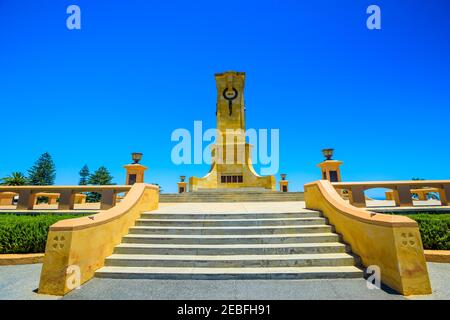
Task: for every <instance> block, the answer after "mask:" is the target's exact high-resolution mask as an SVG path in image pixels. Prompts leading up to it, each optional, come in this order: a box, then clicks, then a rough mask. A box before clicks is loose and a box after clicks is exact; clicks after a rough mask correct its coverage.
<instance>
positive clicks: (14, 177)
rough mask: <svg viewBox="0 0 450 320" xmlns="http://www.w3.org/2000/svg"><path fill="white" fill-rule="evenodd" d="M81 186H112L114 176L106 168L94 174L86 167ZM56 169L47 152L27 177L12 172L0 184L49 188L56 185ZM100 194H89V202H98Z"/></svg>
mask: <svg viewBox="0 0 450 320" xmlns="http://www.w3.org/2000/svg"><path fill="white" fill-rule="evenodd" d="M79 175H80V180H79V182H78V184H79V185H82V186H83V185H112V184H114V183H113V182H112V181H113V176H112V175H111V174H110V172H109V170H108V169H107V168H106V167H105V166H101V167H99V168H98V169H97V170H95V171H94V172H93V173H92V174H91V173H90V171H89V167H88V166H87V165H84V166H83V168H81V170H80V172H79ZM55 178H56V167H55V163H54V162H53V159H52V156H51V155H50V154H49V153H48V152H45V153H43V154H42V155H41V156H40V157H39V158H38V159H37V160H36V162H35V163H34V165H33V166H32V167H31V168H30V169H29V170H28V171H27V175H25V174H23V173H22V172H19V171H14V172H12V173H11V174H10V175H9V176H6V177H4V178H2V179H0V184H1V185H4V186H25V185H31V186H48V185H53V184H55ZM100 197H101V196H100V194H99V193H96V192H89V193H87V201H88V202H98V201H99V200H100Z"/></svg>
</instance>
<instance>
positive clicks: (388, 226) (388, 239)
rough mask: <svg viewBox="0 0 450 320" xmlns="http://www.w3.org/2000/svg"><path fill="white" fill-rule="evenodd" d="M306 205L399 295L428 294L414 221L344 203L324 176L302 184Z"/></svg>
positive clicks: (420, 245) (428, 286) (426, 274)
mask: <svg viewBox="0 0 450 320" xmlns="http://www.w3.org/2000/svg"><path fill="white" fill-rule="evenodd" d="M305 201H306V208H308V209H312V210H319V211H321V212H322V213H323V215H324V216H325V217H326V218H327V219H328V220H329V221H330V223H331V224H332V225H334V227H335V228H336V232H337V233H339V234H341V235H342V236H343V239H344V242H346V243H348V244H349V245H350V246H351V248H352V251H353V252H354V253H355V254H357V255H358V256H359V257H360V258H361V260H362V264H363V265H364V266H365V267H368V266H371V265H376V266H378V267H379V268H380V270H381V281H382V282H383V283H385V284H386V285H388V286H389V287H391V288H393V289H395V290H397V291H398V292H400V293H401V294H403V295H421V294H430V293H431V285H430V280H429V277H428V270H427V266H426V262H425V257H424V251H423V247H422V240H421V237H420V233H419V228H418V225H417V223H416V222H415V221H413V220H411V219H409V218H407V217H404V216H396V215H386V214H375V213H372V212H369V211H366V210H364V209H361V208H356V207H354V206H351V205H350V204H348V203H347V202H346V201H345V200H343V199H342V198H341V196H340V195H339V194H338V193H337V192H336V190H335V189H334V188H333V186H332V185H331V183H330V182H329V181H327V180H320V181H316V182H312V183H309V184H306V185H305Z"/></svg>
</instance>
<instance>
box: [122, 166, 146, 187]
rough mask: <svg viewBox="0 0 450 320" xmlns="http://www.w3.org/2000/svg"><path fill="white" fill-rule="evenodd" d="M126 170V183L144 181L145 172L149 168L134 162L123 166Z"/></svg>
mask: <svg viewBox="0 0 450 320" xmlns="http://www.w3.org/2000/svg"><path fill="white" fill-rule="evenodd" d="M123 167H124V168H125V170H126V182H125V184H127V185H130V184H135V183H144V172H145V170H147V169H148V168H147V167H146V166H143V165H142V164H139V163H132V164H127V165H125V166H123Z"/></svg>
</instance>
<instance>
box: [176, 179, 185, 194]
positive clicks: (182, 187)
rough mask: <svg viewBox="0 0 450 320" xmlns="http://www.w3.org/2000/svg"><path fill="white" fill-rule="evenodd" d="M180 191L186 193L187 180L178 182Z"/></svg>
mask: <svg viewBox="0 0 450 320" xmlns="http://www.w3.org/2000/svg"><path fill="white" fill-rule="evenodd" d="M177 184H178V193H185V192H186V191H187V182H184V181H181V182H178V183H177Z"/></svg>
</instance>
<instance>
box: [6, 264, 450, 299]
mask: <svg viewBox="0 0 450 320" xmlns="http://www.w3.org/2000/svg"><path fill="white" fill-rule="evenodd" d="M427 265H428V270H429V272H430V278H431V285H432V287H433V294H432V295H429V296H416V297H409V298H410V299H446V300H448V299H450V264H448V263H427ZM41 267H42V265H41V264H32V265H20V266H0V300H14V299H25V300H35V299H61V297H55V296H48V295H40V294H37V293H36V292H35V291H36V289H37V287H38V285H39V275H40V272H41ZM64 299H85V300H101V299H122V300H123V299H170V300H194V299H198V300H212V299H223V300H227V299H248V300H252V299H261V300H266V299H269V300H277V299H305V300H312V299H320V300H325V299H345V300H353V299H362V300H364V299H371V300H398V299H405V298H404V297H402V296H400V295H398V294H396V293H393V292H391V291H388V290H369V289H367V286H366V282H365V281H364V280H363V279H336V280H220V281H219V280H215V281H211V280H194V281H193V280H124V279H92V280H91V281H89V282H88V283H86V284H84V285H83V286H81V288H80V289H78V290H74V291H72V292H71V293H69V294H68V295H67V296H65V297H64Z"/></svg>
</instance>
